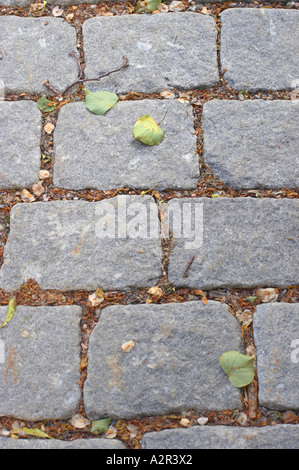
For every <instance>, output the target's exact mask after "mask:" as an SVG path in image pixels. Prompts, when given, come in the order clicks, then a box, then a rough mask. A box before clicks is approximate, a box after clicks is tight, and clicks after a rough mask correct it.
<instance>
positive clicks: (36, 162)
mask: <svg viewBox="0 0 299 470" xmlns="http://www.w3.org/2000/svg"><path fill="white" fill-rule="evenodd" d="M0 64H1V61H0ZM0 66H1V65H0ZM40 128H41V113H40V111H39V110H38V108H37V106H36V103H34V102H32V101H17V102H16V101H14V102H9V101H0V189H21V188H29V187H30V186H32V185H33V184H34V183H36V182H37V181H38V172H39V170H40V159H41V154H40V135H41V134H40Z"/></svg>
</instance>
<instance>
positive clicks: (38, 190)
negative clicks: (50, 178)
mask: <svg viewBox="0 0 299 470" xmlns="http://www.w3.org/2000/svg"><path fill="white" fill-rule="evenodd" d="M32 192H33V194H34V195H35V196H36V197H39V196H41V195H42V194H43V193H44V192H45V188H44V187H43V185H42V183H41V181H39V182H38V183H35V184H34V185H33V186H32Z"/></svg>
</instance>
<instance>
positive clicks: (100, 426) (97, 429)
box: [90, 418, 111, 434]
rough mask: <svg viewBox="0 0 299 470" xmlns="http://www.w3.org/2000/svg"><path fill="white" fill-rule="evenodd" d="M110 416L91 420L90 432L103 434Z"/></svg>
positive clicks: (107, 427)
mask: <svg viewBox="0 0 299 470" xmlns="http://www.w3.org/2000/svg"><path fill="white" fill-rule="evenodd" d="M110 423H111V418H106V419H98V420H96V421H93V422H92V426H91V430H90V432H92V434H103V433H106V432H107V431H108V429H109V425H110Z"/></svg>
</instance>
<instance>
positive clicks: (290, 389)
mask: <svg viewBox="0 0 299 470" xmlns="http://www.w3.org/2000/svg"><path fill="white" fill-rule="evenodd" d="M253 331H254V342H255V346H256V351H257V374H258V384H259V403H260V405H262V406H266V407H268V408H270V409H287V410H288V409H299V304H289V303H283V302H279V303H273V304H272V303H271V304H265V305H258V306H257V308H256V313H255V314H254V317H253ZM298 437H299V436H298Z"/></svg>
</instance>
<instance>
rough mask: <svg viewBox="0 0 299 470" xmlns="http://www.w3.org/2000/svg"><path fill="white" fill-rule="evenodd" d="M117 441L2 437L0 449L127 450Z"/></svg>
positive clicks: (0, 438)
mask: <svg viewBox="0 0 299 470" xmlns="http://www.w3.org/2000/svg"><path fill="white" fill-rule="evenodd" d="M125 448H126V447H125V445H124V444H123V443H122V442H121V441H118V440H117V439H103V438H102V439H101V438H100V439H98V438H95V439H76V440H74V441H61V440H60V439H10V438H7V437H0V449H107V450H109V449H125Z"/></svg>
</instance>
